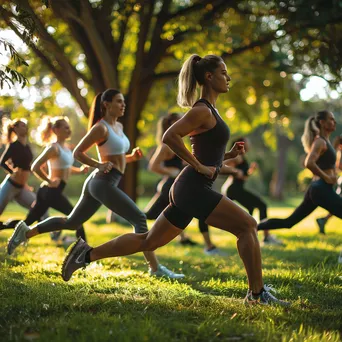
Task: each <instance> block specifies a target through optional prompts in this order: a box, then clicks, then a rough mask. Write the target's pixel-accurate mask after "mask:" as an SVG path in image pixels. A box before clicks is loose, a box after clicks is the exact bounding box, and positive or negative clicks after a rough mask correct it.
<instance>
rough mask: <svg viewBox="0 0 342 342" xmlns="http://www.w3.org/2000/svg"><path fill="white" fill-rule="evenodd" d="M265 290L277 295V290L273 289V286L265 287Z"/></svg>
mask: <svg viewBox="0 0 342 342" xmlns="http://www.w3.org/2000/svg"><path fill="white" fill-rule="evenodd" d="M264 290H265V291H266V292H273V293H277V290H276V289H275V288H274V287H273V285H272V284H268V285H266V284H265V285H264Z"/></svg>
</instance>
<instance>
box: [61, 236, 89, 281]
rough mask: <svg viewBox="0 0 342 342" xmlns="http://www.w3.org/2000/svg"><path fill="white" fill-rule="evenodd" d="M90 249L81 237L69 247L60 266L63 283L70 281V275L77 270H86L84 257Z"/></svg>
mask: <svg viewBox="0 0 342 342" xmlns="http://www.w3.org/2000/svg"><path fill="white" fill-rule="evenodd" d="M91 249H92V248H91V247H90V246H89V245H88V244H87V243H86V242H85V241H84V240H83V239H82V238H81V237H79V238H78V240H77V241H76V242H74V244H73V245H71V246H70V247H69V252H68V254H67V256H66V257H65V259H64V261H63V265H62V278H63V280H64V281H68V280H70V278H71V276H72V274H73V273H74V272H75V271H76V270H78V269H79V268H86V266H87V263H86V262H85V256H86V253H87V252H88V251H90V250H91Z"/></svg>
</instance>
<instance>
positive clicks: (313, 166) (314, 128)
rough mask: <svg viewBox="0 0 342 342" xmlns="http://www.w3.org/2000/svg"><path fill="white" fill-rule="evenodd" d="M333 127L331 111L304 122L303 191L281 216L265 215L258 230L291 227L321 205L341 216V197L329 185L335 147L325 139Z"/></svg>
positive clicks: (332, 179)
mask: <svg viewBox="0 0 342 342" xmlns="http://www.w3.org/2000/svg"><path fill="white" fill-rule="evenodd" d="M335 129H336V120H335V117H334V114H333V113H331V112H329V111H327V110H324V111H321V112H318V113H317V114H316V115H315V116H311V117H310V118H308V119H307V120H306V122H305V127H304V133H303V136H302V143H303V147H304V150H305V152H306V153H307V156H306V159H305V167H306V168H308V169H309V170H310V171H311V172H312V173H313V175H314V176H313V179H312V182H311V184H310V185H309V187H308V189H307V190H306V192H305V195H304V200H303V202H302V203H301V204H300V205H299V206H298V207H297V208H296V209H295V211H294V212H293V213H292V214H291V215H290V216H289V217H287V218H284V219H278V218H276V219H268V220H265V221H263V222H261V223H260V224H259V225H258V230H265V229H267V230H268V229H281V228H292V227H293V226H294V225H296V224H297V223H299V222H300V221H301V220H303V219H304V218H305V217H307V216H308V215H310V214H311V213H312V212H313V211H314V210H315V209H316V208H317V207H322V208H324V209H326V210H328V211H329V212H330V214H332V215H335V216H336V217H339V218H342V198H341V197H340V196H339V195H338V194H336V192H335V191H334V188H333V186H334V185H335V184H336V182H337V172H336V150H335V148H334V147H333V146H332V144H331V143H330V141H329V137H330V134H331V133H332V132H334V131H335Z"/></svg>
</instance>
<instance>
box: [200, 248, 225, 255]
mask: <svg viewBox="0 0 342 342" xmlns="http://www.w3.org/2000/svg"><path fill="white" fill-rule="evenodd" d="M204 254H206V255H218V256H227V255H228V254H227V253H224V252H222V251H221V250H220V249H218V248H217V247H214V248H212V249H205V250H204Z"/></svg>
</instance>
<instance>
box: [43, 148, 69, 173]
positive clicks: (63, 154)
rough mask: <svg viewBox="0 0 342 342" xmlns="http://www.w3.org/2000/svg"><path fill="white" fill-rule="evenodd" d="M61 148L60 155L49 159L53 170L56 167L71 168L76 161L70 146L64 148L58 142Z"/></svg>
mask: <svg viewBox="0 0 342 342" xmlns="http://www.w3.org/2000/svg"><path fill="white" fill-rule="evenodd" d="M56 146H57V147H58V150H59V156H58V157H57V158H54V159H51V160H50V159H49V160H48V166H49V168H51V170H55V169H70V168H71V167H72V165H73V163H74V157H73V155H72V152H71V150H70V149H68V148H63V147H62V146H61V145H60V144H58V143H56Z"/></svg>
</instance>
